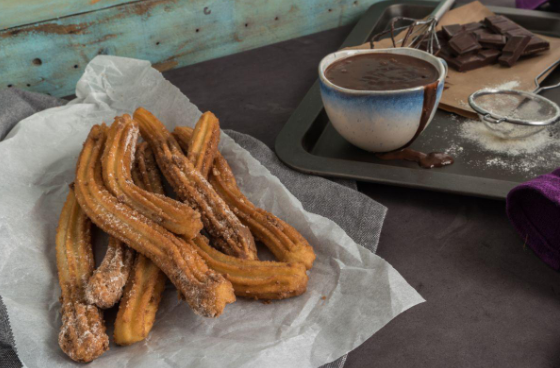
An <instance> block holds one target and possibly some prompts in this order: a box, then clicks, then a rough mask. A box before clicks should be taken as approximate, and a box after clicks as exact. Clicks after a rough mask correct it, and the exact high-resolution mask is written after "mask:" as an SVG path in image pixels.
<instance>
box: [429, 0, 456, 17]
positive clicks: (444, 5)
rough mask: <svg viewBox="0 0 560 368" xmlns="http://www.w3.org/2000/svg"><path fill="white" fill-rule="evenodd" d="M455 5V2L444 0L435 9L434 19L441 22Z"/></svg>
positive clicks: (453, 0)
mask: <svg viewBox="0 0 560 368" xmlns="http://www.w3.org/2000/svg"><path fill="white" fill-rule="evenodd" d="M453 4H455V0H444V1H442V2H441V3H439V5H438V6H437V7H436V8H435V9H434V11H433V12H432V17H433V18H434V19H435V20H436V22H439V20H440V19H441V17H443V15H444V14H445V13H446V12H447V11H448V10H449V9H451V7H452V6H453Z"/></svg>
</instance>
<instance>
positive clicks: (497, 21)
mask: <svg viewBox="0 0 560 368" xmlns="http://www.w3.org/2000/svg"><path fill="white" fill-rule="evenodd" d="M484 23H485V24H486V25H487V26H488V28H490V29H491V30H492V31H494V32H496V33H500V34H503V35H505V34H506V33H507V32H508V31H512V30H514V29H518V28H521V26H520V25H518V24H516V23H514V22H512V21H511V20H509V19H508V18H506V17H504V16H503V15H494V16H492V17H487V18H486V19H484Z"/></svg>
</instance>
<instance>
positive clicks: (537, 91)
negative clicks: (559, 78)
mask: <svg viewBox="0 0 560 368" xmlns="http://www.w3.org/2000/svg"><path fill="white" fill-rule="evenodd" d="M558 64H560V59H558V60H556V61H555V62H554V63H552V64H550V65H549V66H548V68H546V69H545V70H543V71H542V72H541V74H539V75H537V76H536V78H535V86H537V89H535V90H534V91H533V93H535V94H538V93H540V92H542V91H547V90H549V89H553V88H556V87H560V82H559V83H556V84H553V85H551V86H546V87H541V82H540V81H539V80H540V79H541V78H542V77H543V75H545V74H546V73H548V72H549V71H550V69H552V68H554V67H555V66H557V65H558Z"/></svg>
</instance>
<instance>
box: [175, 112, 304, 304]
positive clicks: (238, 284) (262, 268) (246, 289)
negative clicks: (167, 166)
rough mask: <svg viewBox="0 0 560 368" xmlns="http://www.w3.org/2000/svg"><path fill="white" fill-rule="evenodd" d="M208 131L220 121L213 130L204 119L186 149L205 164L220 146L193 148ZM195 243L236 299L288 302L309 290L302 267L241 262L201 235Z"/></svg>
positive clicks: (280, 263)
mask: <svg viewBox="0 0 560 368" xmlns="http://www.w3.org/2000/svg"><path fill="white" fill-rule="evenodd" d="M216 125H217V126H216ZM207 129H217V130H218V131H219V129H220V127H219V124H218V122H217V120H215V124H213V126H212V127H208V126H204V120H202V119H201V120H200V121H199V122H198V123H197V125H196V128H195V130H194V134H193V137H192V139H191V140H190V142H191V145H190V146H189V147H188V149H187V147H183V149H184V151H185V152H187V151H188V152H189V153H190V152H194V153H195V154H194V157H196V158H198V159H200V161H203V162H204V161H207V159H204V156H205V155H210V156H212V157H215V156H216V155H219V152H218V151H217V145H216V146H215V147H213V148H212V149H210V148H209V147H207V146H205V145H200V144H197V148H196V149H194V150H193V149H192V147H193V144H194V143H193V142H198V141H201V140H203V139H202V138H200V137H199V136H201V137H206V136H207V135H208V134H209V132H206V131H205V130H207ZM191 132H192V131H191ZM179 144H181V142H180V141H179ZM193 163H194V162H193ZM192 242H193V244H194V245H195V246H197V247H198V250H199V254H200V255H201V256H202V257H203V258H204V259H205V260H206V263H208V266H210V267H211V268H212V269H214V270H216V271H218V272H220V273H221V274H223V275H224V276H225V277H226V278H227V279H228V280H229V281H231V283H232V285H233V288H234V290H235V294H236V295H237V296H243V297H247V298H254V299H285V298H289V297H293V296H297V295H300V294H302V293H304V292H305V290H306V288H307V280H308V277H307V274H306V272H305V271H306V269H305V266H304V265H303V264H300V263H293V264H289V263H284V262H266V261H264V262H263V261H258V260H244V259H238V258H235V257H232V256H228V255H225V254H223V253H221V252H220V251H218V250H216V249H214V248H212V247H211V246H209V245H208V241H207V239H206V238H204V237H203V236H200V235H199V236H197V237H196V238H195V239H193V241H192Z"/></svg>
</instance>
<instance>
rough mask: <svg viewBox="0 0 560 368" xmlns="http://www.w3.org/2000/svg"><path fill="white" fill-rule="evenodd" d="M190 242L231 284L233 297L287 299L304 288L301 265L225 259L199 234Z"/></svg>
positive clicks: (302, 266)
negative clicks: (233, 291) (233, 292)
mask: <svg viewBox="0 0 560 368" xmlns="http://www.w3.org/2000/svg"><path fill="white" fill-rule="evenodd" d="M190 242H192V244H194V245H195V246H196V247H197V249H198V251H199V254H200V255H201V256H202V258H204V260H205V261H206V263H207V264H208V266H209V267H210V268H212V269H214V270H216V271H218V272H219V273H221V274H222V275H224V277H225V278H227V279H228V280H229V281H231V283H232V285H233V289H234V290H235V295H237V296H240V297H245V298H252V299H264V300H270V299H286V298H290V297H294V296H298V295H301V294H303V293H304V292H305V290H306V289H307V281H308V277H307V273H306V272H305V271H306V270H305V266H304V265H303V264H301V263H286V262H274V261H259V260H248V259H239V258H235V257H232V256H228V255H227V254H224V253H222V252H220V251H219V250H217V249H215V248H213V247H211V246H210V245H209V244H208V240H207V239H206V238H205V237H204V236H202V235H199V236H197V237H196V238H194V239H192V240H191V241H190Z"/></svg>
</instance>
